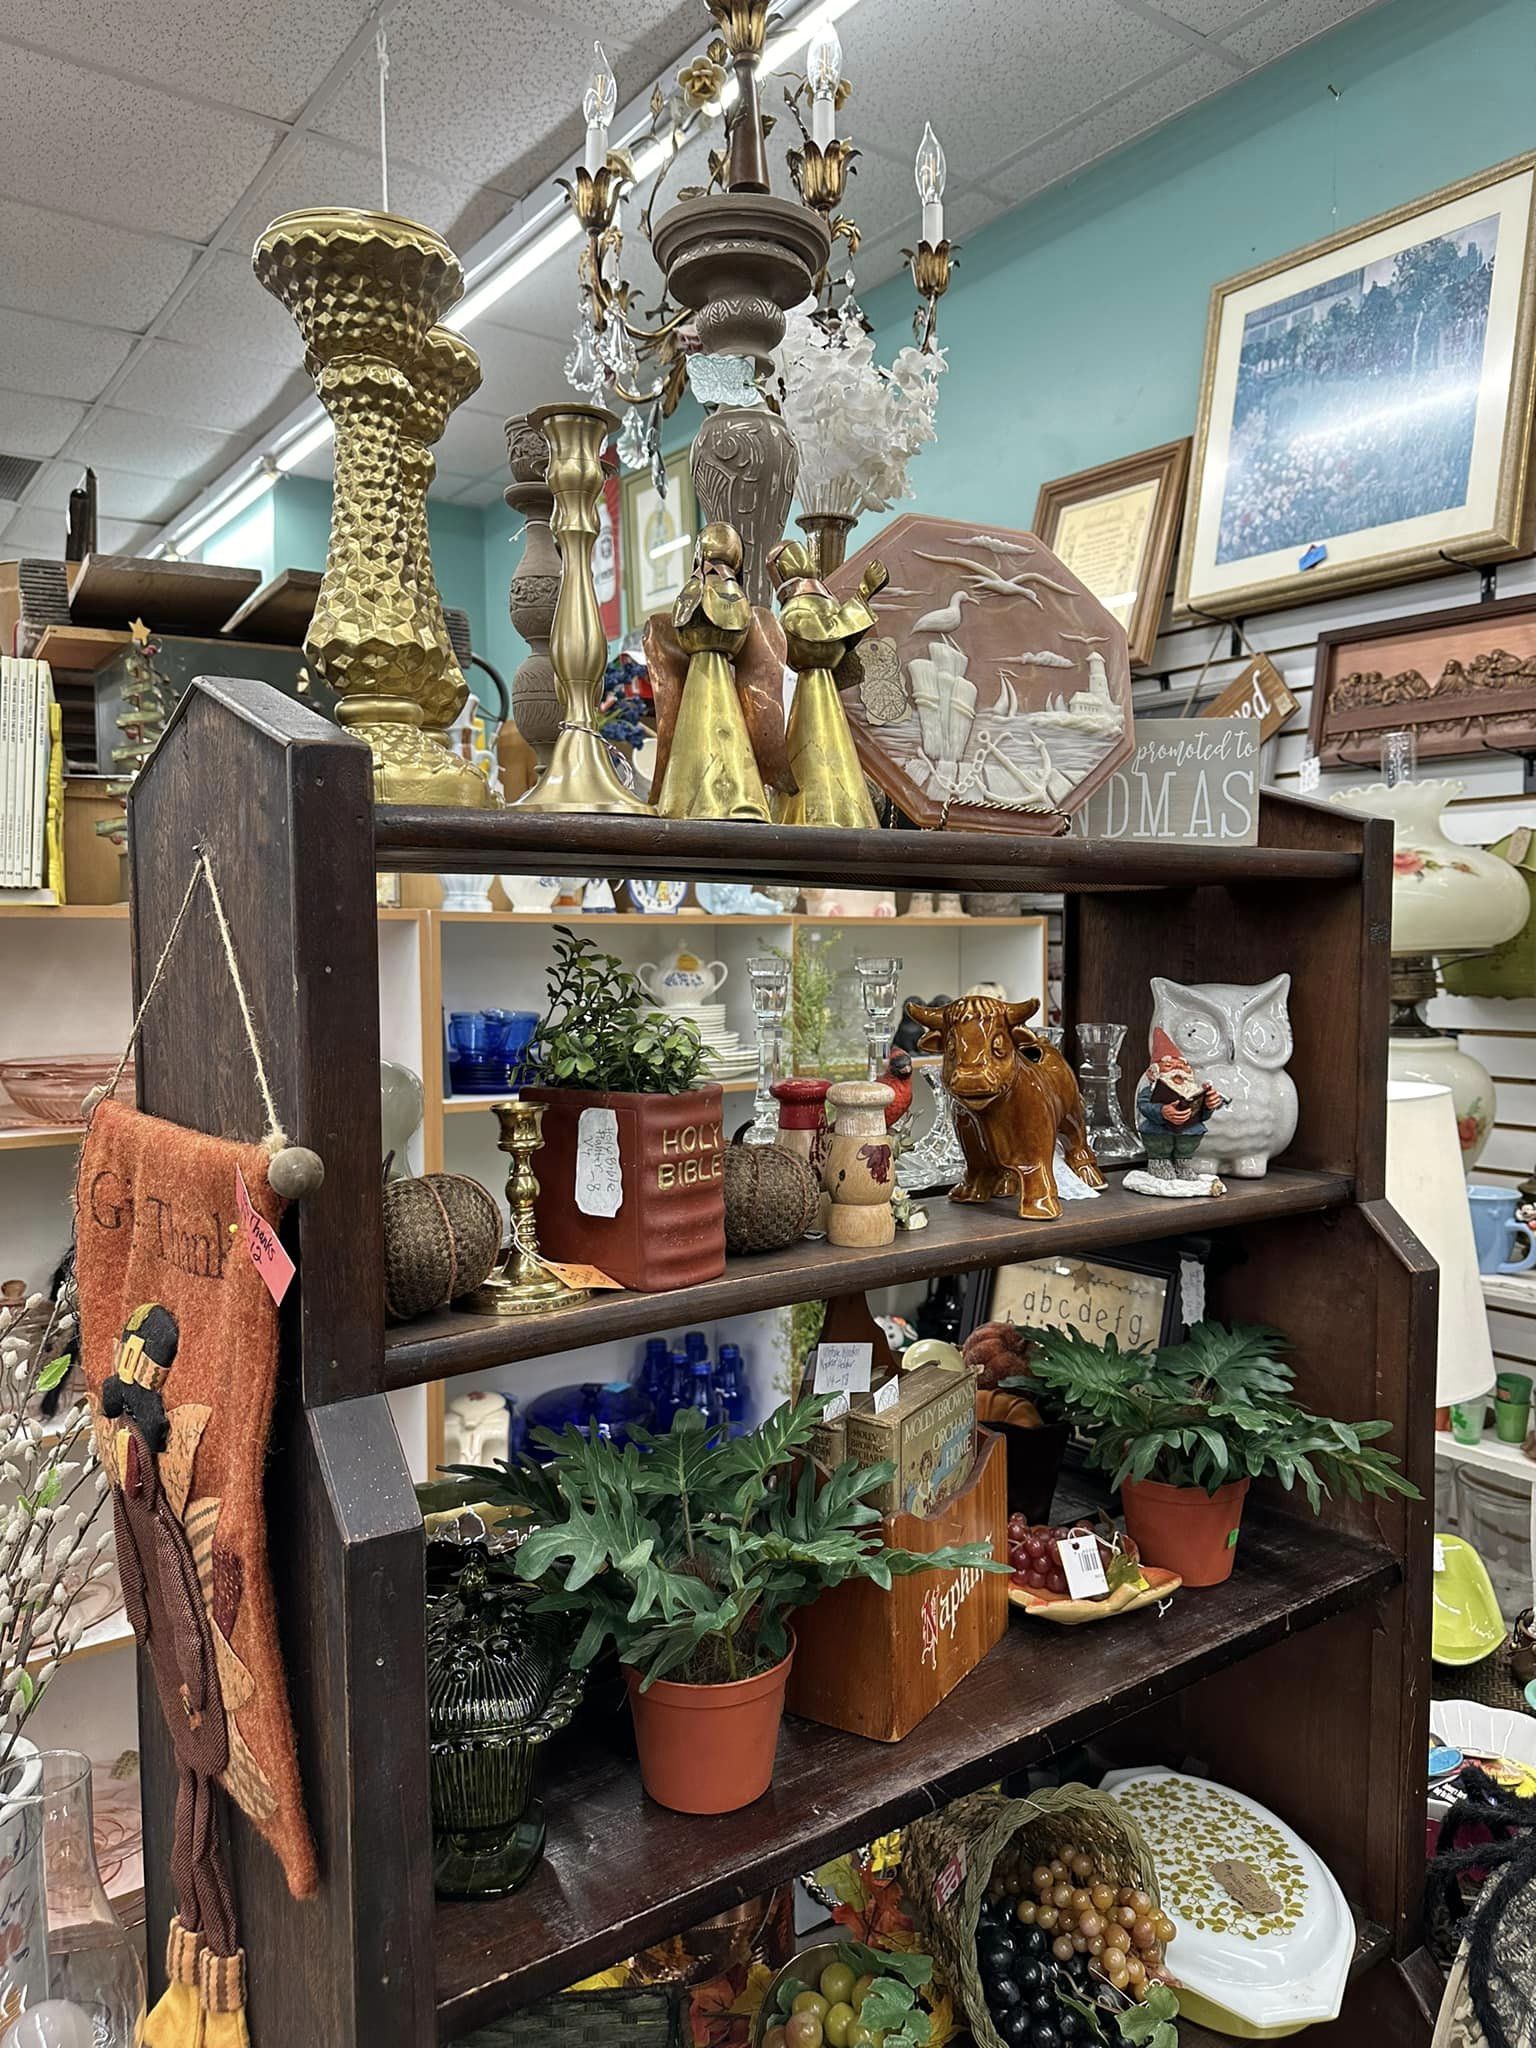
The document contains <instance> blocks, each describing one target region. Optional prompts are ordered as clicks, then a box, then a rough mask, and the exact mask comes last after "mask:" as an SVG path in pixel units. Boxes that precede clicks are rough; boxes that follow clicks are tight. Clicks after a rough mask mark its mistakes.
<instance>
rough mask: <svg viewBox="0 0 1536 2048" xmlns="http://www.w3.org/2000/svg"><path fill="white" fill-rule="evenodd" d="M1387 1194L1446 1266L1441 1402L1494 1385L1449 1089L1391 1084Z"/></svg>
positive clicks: (1438, 1380)
mask: <svg viewBox="0 0 1536 2048" xmlns="http://www.w3.org/2000/svg"><path fill="white" fill-rule="evenodd" d="M1387 1200H1388V1201H1389V1202H1390V1203H1391V1204H1392V1206H1393V1208H1394V1209H1396V1211H1397V1213H1398V1214H1399V1215H1400V1216H1401V1217H1402V1219H1403V1221H1404V1222H1405V1223H1406V1224H1407V1225H1408V1227H1409V1229H1410V1230H1411V1231H1412V1232H1413V1233H1414V1235H1415V1236H1416V1237H1417V1238H1418V1239H1419V1240H1420V1241H1421V1243H1422V1244H1423V1245H1424V1247H1425V1249H1426V1250H1428V1251H1429V1252H1431V1253H1432V1254H1433V1255H1434V1258H1435V1260H1436V1262H1437V1263H1438V1265H1439V1267H1440V1297H1439V1300H1440V1306H1439V1332H1440V1341H1439V1351H1438V1354H1437V1362H1436V1367H1435V1405H1436V1406H1437V1407H1441V1408H1443V1407H1446V1406H1448V1405H1449V1404H1450V1403H1452V1402H1458V1401H1470V1400H1474V1399H1475V1398H1476V1397H1477V1396H1478V1395H1479V1394H1485V1393H1486V1392H1487V1391H1488V1389H1489V1388H1490V1387H1491V1386H1492V1385H1493V1378H1494V1373H1493V1351H1492V1348H1491V1346H1490V1344H1489V1339H1488V1316H1487V1312H1486V1310H1485V1308H1484V1305H1483V1289H1482V1281H1481V1278H1480V1277H1479V1274H1478V1270H1477V1247H1476V1245H1475V1244H1474V1242H1473V1238H1472V1215H1471V1211H1470V1209H1469V1208H1468V1206H1467V1190H1466V1184H1465V1181H1464V1179H1463V1177H1462V1167H1461V1147H1460V1144H1459V1143H1458V1140H1457V1135H1456V1116H1455V1112H1454V1110H1453V1108H1452V1104H1451V1094H1450V1090H1449V1089H1448V1088H1442V1087H1435V1086H1431V1085H1429V1084H1427V1083H1425V1082H1421V1081H1396V1080H1393V1081H1389V1082H1388V1083H1387Z"/></svg>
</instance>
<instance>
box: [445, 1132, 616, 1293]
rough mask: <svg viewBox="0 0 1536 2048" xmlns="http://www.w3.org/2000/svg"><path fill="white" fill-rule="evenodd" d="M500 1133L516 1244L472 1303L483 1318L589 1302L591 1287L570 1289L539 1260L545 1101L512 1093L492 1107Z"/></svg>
mask: <svg viewBox="0 0 1536 2048" xmlns="http://www.w3.org/2000/svg"><path fill="white" fill-rule="evenodd" d="M493 1107H494V1109H495V1111H496V1121H497V1123H498V1124H499V1125H500V1126H501V1135H500V1136H499V1137H498V1138H497V1140H496V1146H497V1150H498V1151H501V1152H505V1153H507V1154H508V1155H509V1156H510V1158H511V1161H512V1164H511V1167H510V1169H509V1170H508V1173H507V1207H508V1208H509V1209H510V1210H511V1212H512V1242H511V1244H510V1245H508V1247H507V1255H506V1257H505V1258H504V1259H503V1260H502V1262H501V1264H500V1266H498V1267H497V1269H496V1271H495V1272H494V1273H493V1274H492V1275H491V1277H490V1279H489V1280H487V1281H486V1283H485V1285H484V1286H483V1287H477V1288H476V1289H475V1292H474V1293H473V1294H472V1295H471V1296H470V1297H469V1304H468V1305H469V1307H470V1308H472V1309H473V1310H474V1311H475V1313H476V1314H477V1315H482V1316H531V1315H537V1314H540V1313H541V1312H542V1311H543V1310H545V1309H552V1308H568V1307H569V1306H570V1305H571V1303H573V1302H577V1301H585V1300H586V1298H587V1295H588V1293H589V1292H590V1290H589V1289H588V1288H585V1287H567V1286H566V1284H565V1282H564V1281H563V1280H558V1279H556V1277H555V1275H554V1274H553V1273H551V1272H550V1270H549V1268H548V1267H547V1266H545V1265H543V1264H541V1262H540V1260H539V1255H538V1250H539V1242H538V1237H537V1234H536V1226H535V1224H534V1219H533V1205H534V1202H535V1201H536V1200H537V1198H538V1192H539V1183H538V1181H537V1179H536V1178H535V1177H534V1171H533V1165H532V1160H533V1155H534V1153H535V1152H537V1151H538V1149H539V1147H540V1145H542V1144H543V1142H544V1105H543V1103H542V1102H524V1101H523V1099H522V1097H521V1096H517V1095H514V1096H513V1097H512V1098H511V1099H510V1100H509V1101H507V1102H498V1103H495V1104H494V1105H493Z"/></svg>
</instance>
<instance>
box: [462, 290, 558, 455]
mask: <svg viewBox="0 0 1536 2048" xmlns="http://www.w3.org/2000/svg"><path fill="white" fill-rule="evenodd" d="M471 339H472V340H473V342H474V345H475V348H476V349H477V350H478V352H479V355H480V368H481V372H482V375H481V382H480V389H479V390H478V391H477V392H476V393H475V396H474V399H473V404H474V407H475V410H476V411H477V412H486V413H492V414H494V415H495V418H496V421H497V425H498V429H499V427H500V423H501V422H502V421H503V420H504V419H506V418H507V416H508V415H509V414H510V413H514V412H527V411H529V410H530V409H531V408H532V407H533V406H536V405H548V404H550V403H551V402H552V401H554V400H555V399H558V398H569V397H571V396H572V392H571V388H570V386H569V385H568V384H567V383H566V381H565V369H564V364H565V357H566V353H567V349H568V346H569V344H568V343H566V342H564V341H549V340H546V339H544V338H543V337H542V336H540V335H536V334H511V333H509V332H508V331H507V329H506V328H504V327H487V328H485V329H484V330H483V331H482V330H480V329H479V328H478V326H477V327H476V328H475V329H474V330H472V332H471ZM457 416H458V415H455V417H457ZM452 425H453V423H452V421H450V422H449V430H450V432H451V431H452ZM505 454H506V445H505V442H500V443H498V444H497V445H494V446H492V447H490V448H488V449H486V450H484V451H483V452H482V453H481V454H479V455H477V456H475V457H473V458H472V459H471V460H470V461H468V462H465V461H462V460H460V459H457V458H456V457H450V458H448V459H447V460H446V461H445V465H444V466H445V467H446V468H448V469H456V470H459V471H461V472H462V473H463V474H464V475H465V476H483V475H484V473H485V472H486V470H488V469H490V468H492V467H493V466H494V465H495V463H496V462H497V461H499V460H500V459H501V458H502V457H503V456H504V455H505ZM509 481H510V479H509Z"/></svg>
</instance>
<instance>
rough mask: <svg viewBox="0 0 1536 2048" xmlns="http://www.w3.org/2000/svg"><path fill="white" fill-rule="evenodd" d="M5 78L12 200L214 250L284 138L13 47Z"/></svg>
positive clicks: (259, 124)
mask: <svg viewBox="0 0 1536 2048" xmlns="http://www.w3.org/2000/svg"><path fill="white" fill-rule="evenodd" d="M118 11H119V10H113V14H114V15H115V13H116V12H118ZM107 18H110V17H107ZM5 74H6V75H5V181H6V186H7V189H8V193H9V196H10V197H11V198H12V199H20V200H24V201H26V202H27V203H29V204H31V205H34V206H58V207H61V208H63V209H64V210H65V211H66V212H68V213H79V214H85V215H87V216H88V217H89V218H91V219H93V220H101V221H109V222H112V223H115V224H116V225H119V226H122V227H130V228H148V229H155V230H159V231H160V232H162V233H164V234H170V235H180V236H182V237H183V238H184V239H185V240H187V241H192V242H205V241H207V240H208V239H209V237H210V236H211V235H213V234H214V233H215V232H216V231H217V229H218V228H219V226H220V224H221V223H222V222H223V220H224V219H225V217H226V216H227V215H228V213H229V210H230V208H231V207H232V206H233V205H234V204H235V202H236V201H237V200H238V199H239V197H240V195H241V193H242V192H243V191H244V190H245V188H246V186H247V185H249V183H250V182H251V180H252V178H254V177H255V175H256V173H257V172H258V171H259V170H260V169H261V166H262V164H263V163H264V162H265V161H266V159H267V156H268V155H269V153H270V151H271V148H272V144H273V142H274V141H275V139H276V136H277V130H276V129H274V128H272V127H271V126H269V125H268V124H267V123H266V122H264V121H257V120H254V119H251V118H249V117H248V116H246V115H243V114H231V113H228V112H227V111H224V110H222V109H219V110H215V109H213V108H211V107H199V106H194V105H193V104H192V103H191V102H189V101H187V100H179V99H172V98H171V97H170V96H169V95H167V94H165V93H161V92H155V91H153V90H151V89H150V88H149V87H147V86H143V85H130V84H128V83H127V82H126V81H125V80H122V79H116V78H108V77H106V76H104V75H103V74H102V73H101V72H99V71H93V72H87V71H81V70H79V69H78V68H77V67H76V66H75V65H73V64H65V63H62V62H60V61H59V60H58V59H57V58H54V57H45V56H40V55H38V54H36V53H35V52H33V51H30V50H19V49H16V48H14V47H11V48H8V49H7V51H6V64H5Z"/></svg>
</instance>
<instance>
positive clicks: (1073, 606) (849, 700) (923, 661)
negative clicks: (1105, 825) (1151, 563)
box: [828, 513, 1131, 833]
mask: <svg viewBox="0 0 1536 2048" xmlns="http://www.w3.org/2000/svg"><path fill="white" fill-rule="evenodd" d="M872 559H877V560H879V561H881V562H883V563H884V564H885V566H886V569H887V571H888V572H889V575H890V582H889V584H888V585H887V587H886V588H885V589H884V590H883V591H881V593H880V595H879V597H878V598H877V599H876V601H875V610H876V612H877V614H878V621H879V622H878V624H877V626H876V628H875V631H874V632H873V633H872V634H870V635H869V636H868V638H867V639H866V640H864V642H863V643H862V645H861V646H860V647H859V648H858V650H857V660H856V662H855V663H854V665H853V672H852V673H851V674H850V673H849V669H848V664H847V663H845V664H844V666H843V668H842V669H840V670H839V671H838V682H839V684H840V685H841V694H842V700H843V705H844V708H845V709H846V711H847V714H848V721H849V724H850V726H851V727H852V730H853V738H854V744H855V745H856V746H857V748H858V751H859V759H860V761H861V762H862V764H863V766H864V770H865V773H866V774H867V775H868V776H869V778H870V780H871V781H873V782H874V783H875V784H877V785H878V787H879V788H880V789H882V790H883V791H884V792H885V794H886V795H887V796H888V797H890V798H891V800H892V802H893V803H895V804H896V805H897V806H898V807H899V808H900V809H901V810H902V811H904V812H905V813H906V815H907V816H908V817H909V818H911V819H912V821H913V822H914V823H915V824H918V825H926V826H940V827H942V826H951V827H953V828H955V829H957V830H959V829H962V828H968V829H973V830H974V829H976V828H982V829H990V830H994V831H1002V832H1048V833H1054V832H1062V831H1065V830H1066V828H1067V824H1068V821H1069V820H1070V818H1071V816H1072V814H1073V812H1074V811H1076V810H1077V809H1078V808H1079V807H1080V806H1081V805H1082V804H1083V803H1084V802H1085V801H1086V799H1087V798H1088V797H1089V796H1090V795H1091V794H1092V793H1093V791H1094V790H1096V789H1098V788H1099V787H1100V786H1101V784H1103V783H1104V781H1105V780H1106V779H1107V778H1108V777H1109V776H1110V775H1112V774H1113V773H1114V771H1115V769H1116V768H1117V767H1118V766H1119V765H1120V763H1121V762H1122V761H1124V760H1125V758H1126V756H1127V755H1128V754H1129V752H1130V748H1131V670H1130V660H1129V656H1128V654H1127V651H1126V640H1125V631H1124V629H1123V627H1121V626H1120V625H1119V624H1118V622H1117V621H1116V620H1115V619H1114V618H1112V617H1111V615H1110V614H1109V612H1107V611H1106V610H1105V609H1104V607H1103V605H1101V604H1100V603H1099V601H1098V599H1097V598H1095V597H1094V596H1092V595H1091V593H1090V592H1089V591H1088V590H1087V589H1086V588H1085V587H1084V586H1083V585H1082V584H1081V583H1080V582H1079V581H1078V579H1077V578H1076V577H1075V576H1074V575H1073V574H1072V571H1071V570H1070V569H1068V568H1066V567H1064V566H1063V564H1062V563H1061V562H1059V561H1058V560H1057V559H1056V557H1055V555H1053V554H1052V553H1051V551H1050V549H1049V548H1048V547H1046V545H1045V543H1044V542H1043V541H1040V540H1037V539H1036V538H1035V536H1034V535H1033V534H1030V533H1015V532H1012V531H1011V530H1009V529H1008V528H1006V527H989V526H975V525H973V524H971V523H970V522H969V521H966V520H960V519H930V518H926V517H924V516H922V515H921V514H918V513H908V514H906V515H905V516H904V517H902V518H900V519H898V520H896V521H895V522H894V523H893V524H892V525H890V526H888V527H887V528H886V529H885V531H884V532H883V533H881V534H879V535H878V536H877V537H876V538H875V539H874V540H872V541H871V542H870V543H869V545H868V546H867V547H865V548H861V549H860V550H859V552H858V553H857V554H856V555H852V556H850V557H849V559H848V561H847V563H846V564H845V565H844V566H843V567H842V568H841V569H839V570H838V571H837V572H836V574H835V575H833V576H831V577H830V578H829V579H828V581H829V583H830V585H831V588H832V589H833V590H834V591H836V592H837V593H838V594H839V595H844V596H845V595H847V593H848V592H849V591H851V590H854V589H856V588H857V587H858V584H859V579H860V577H861V576H862V575H863V573H864V569H865V566H866V564H867V563H868V562H869V561H870V560H872Z"/></svg>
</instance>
